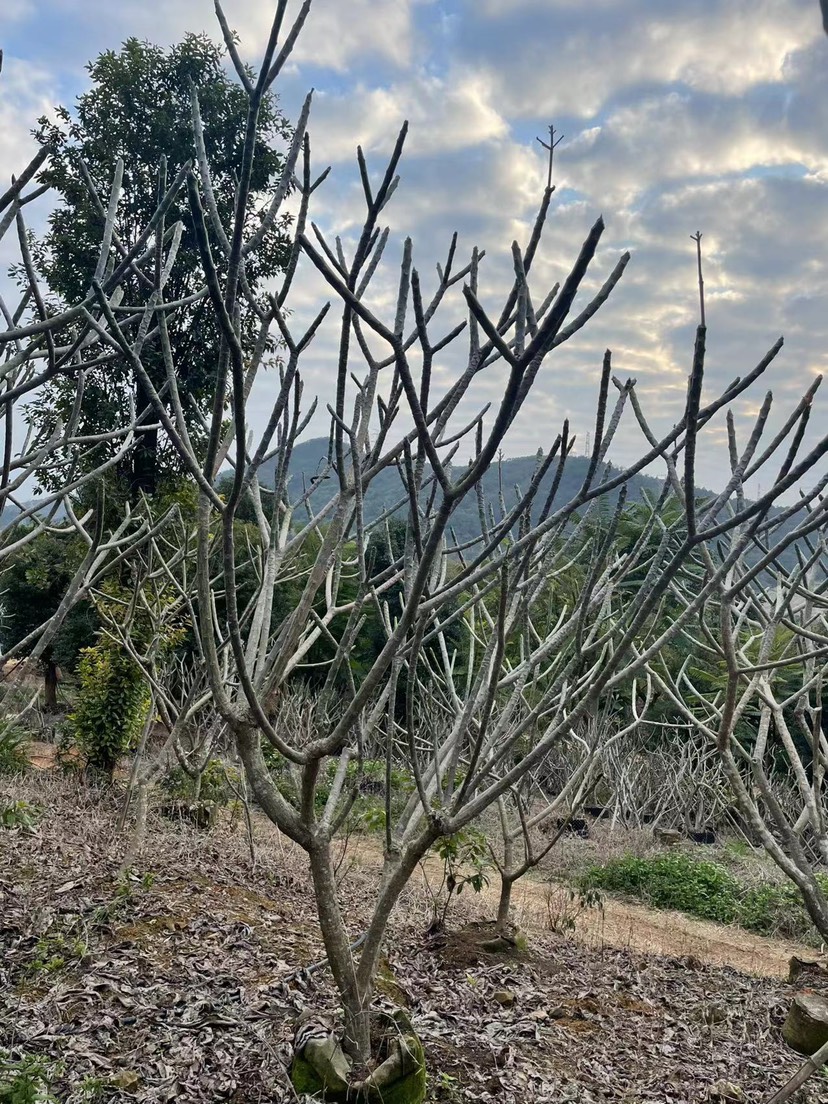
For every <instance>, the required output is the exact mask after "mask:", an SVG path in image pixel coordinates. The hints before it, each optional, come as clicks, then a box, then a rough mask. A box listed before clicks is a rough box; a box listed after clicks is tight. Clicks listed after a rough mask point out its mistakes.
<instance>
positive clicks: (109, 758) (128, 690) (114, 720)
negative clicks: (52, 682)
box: [68, 639, 150, 775]
mask: <svg viewBox="0 0 828 1104" xmlns="http://www.w3.org/2000/svg"><path fill="white" fill-rule="evenodd" d="M78 677H79V692H78V702H77V708H76V709H75V711H74V713H72V714H70V716H69V718H68V721H69V730H70V734H71V736H72V737H73V738H74V741H75V743H76V744H77V746H78V747H79V748H80V750H81V752H82V753H83V755H84V757H85V758H86V762H87V764H88V765H89V766H90V767H92V768H93V769H94V770H99V771H101V772H104V773H107V774H110V775H111V774H112V771H113V770H114V769H115V767H116V766H117V764H118V760H119V759H120V758H121V756H122V755H124V754H125V753H126V752H127V751H128V750H129V749H130V748H131V747H132V746H133V745H134V744H135V742H136V741H137V739H138V736H139V735H140V732H141V728H142V726H143V724H144V721H145V720H146V716H147V709H148V708H149V702H150V694H149V687H148V686H147V683H146V680H145V679H144V677H143V675H142V673H141V669H140V667H139V666H138V664H137V663H135V662H134V660H133V659H131V658H130V656H129V655H128V654H127V653H126V652H125V651H124V650H123V649H121V648H118V647H116V645H115V644H114V643H113V642H112V641H110V640H107V639H103V640H101V641H100V642H99V643H98V644H96V645H95V646H94V647H93V648H84V650H83V652H82V653H81V661H80V664H79V666H78Z"/></svg>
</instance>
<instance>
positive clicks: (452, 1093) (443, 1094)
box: [432, 1070, 462, 1104]
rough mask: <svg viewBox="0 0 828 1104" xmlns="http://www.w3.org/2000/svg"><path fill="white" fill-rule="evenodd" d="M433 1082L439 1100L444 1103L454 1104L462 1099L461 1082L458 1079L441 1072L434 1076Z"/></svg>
mask: <svg viewBox="0 0 828 1104" xmlns="http://www.w3.org/2000/svg"><path fill="white" fill-rule="evenodd" d="M432 1081H433V1084H434V1089H435V1091H436V1093H437V1097H436V1099H437V1100H440V1101H444V1102H445V1104H454V1102H455V1101H459V1100H461V1099H462V1097H461V1093H460V1081H459V1079H458V1078H457V1077H454V1076H453V1075H452V1074H450V1073H445V1072H444V1071H442V1070H441V1071H440V1072H439V1073H438V1074H435V1075H434V1077H433V1078H432Z"/></svg>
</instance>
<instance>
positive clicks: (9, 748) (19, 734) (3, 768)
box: [0, 725, 29, 775]
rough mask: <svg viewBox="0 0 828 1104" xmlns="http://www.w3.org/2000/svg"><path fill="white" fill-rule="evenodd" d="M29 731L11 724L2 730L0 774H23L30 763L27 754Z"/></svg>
mask: <svg viewBox="0 0 828 1104" xmlns="http://www.w3.org/2000/svg"><path fill="white" fill-rule="evenodd" d="M28 742H29V738H28V733H27V732H26V731H25V730H24V729H22V728H18V726H17V725H11V726H10V727H9V728H6V729H4V730H3V731H2V732H0V775H9V774H21V773H22V772H23V771H24V770H26V768H27V767H28V765H29V760H28V758H27V756H26V745H27V743H28Z"/></svg>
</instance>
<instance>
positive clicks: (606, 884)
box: [580, 852, 740, 924]
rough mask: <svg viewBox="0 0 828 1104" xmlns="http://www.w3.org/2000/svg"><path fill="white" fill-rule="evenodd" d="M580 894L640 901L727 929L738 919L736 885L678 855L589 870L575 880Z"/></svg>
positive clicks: (714, 868) (710, 866) (713, 866)
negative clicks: (612, 894) (589, 892)
mask: <svg viewBox="0 0 828 1104" xmlns="http://www.w3.org/2000/svg"><path fill="white" fill-rule="evenodd" d="M580 885H581V887H582V888H583V889H605V890H610V891H614V892H616V893H628V894H629V895H630V896H632V897H640V898H641V899H642V900H645V901H647V902H648V903H649V904H651V905H653V907H654V908H662V909H677V910H678V911H679V912H686V913H689V914H690V915H691V916H698V917H701V919H703V920H718V921H719V922H720V923H724V924H729V923H732V922H733V921H734V920H736V919H737V918H738V915H739V901H740V886H739V882H738V881H737V880H736V878H734V877H733V876H732V875H731V874H729V873H728V872H727V871H726V870H725V869H724V867H721V866H719V865H718V864H717V863H713V862H707V861H699V860H697V859H693V858H691V857H690V856H689V855H685V854H682V853H681V852H673V853H670V854H666V855H656V856H655V857H653V858H651V859H640V858H636V857H635V856H634V855H628V856H626V857H625V858H622V859H614V860H612V861H611V862H608V863H606V864H604V865H603V866H593V867H590V868H589V870H587V871H585V872H584V874H583V875H582V877H581V879H580Z"/></svg>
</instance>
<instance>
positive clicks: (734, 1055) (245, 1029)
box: [0, 778, 828, 1104]
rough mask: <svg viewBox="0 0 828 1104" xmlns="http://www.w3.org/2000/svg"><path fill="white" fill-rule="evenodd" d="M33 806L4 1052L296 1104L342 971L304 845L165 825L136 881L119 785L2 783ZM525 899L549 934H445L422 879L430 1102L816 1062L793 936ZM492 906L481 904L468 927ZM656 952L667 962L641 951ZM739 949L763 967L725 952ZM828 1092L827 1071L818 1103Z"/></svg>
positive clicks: (185, 1094) (661, 1089) (631, 1094)
mask: <svg viewBox="0 0 828 1104" xmlns="http://www.w3.org/2000/svg"><path fill="white" fill-rule="evenodd" d="M19 798H23V799H25V800H27V801H29V802H32V803H36V804H38V805H39V806H40V807H41V810H42V818H41V820H40V822H39V824H38V826H37V827H36V828H35V830H34V831H33V832H24V831H8V830H2V829H0V949H1V950H2V954H0V1051H1V1050H2V1048H6V1049H7V1051H11V1053H12V1055H13V1057H15V1058H20V1057H23V1056H28V1057H29V1058H32V1057H37V1058H39V1059H40V1060H41V1061H42V1062H43V1063H45V1065H46V1067H47V1068H48V1069H49V1071H50V1077H51V1081H52V1090H53V1092H54V1095H55V1098H56V1099H57V1100H58V1101H60V1102H61V1104H91V1102H92V1101H98V1102H104V1101H110V1100H115V1099H127V1098H130V1099H133V1100H136V1101H148V1102H150V1101H151V1102H156V1101H158V1102H167V1101H171V1100H176V1101H205V1102H206V1101H210V1104H215V1102H216V1101H220V1100H230V1101H238V1102H239V1104H242V1102H244V1104H250V1102H253V1101H274V1102H280V1101H290V1100H294V1101H295V1096H294V1095H293V1094H292V1092H291V1090H290V1088H289V1086H288V1082H287V1079H286V1075H285V1066H286V1064H287V1063H288V1062H289V1057H290V1039H291V1035H292V1024H293V1020H294V1018H295V1015H296V1013H297V1012H298V1011H299V1010H300V1009H301V1008H302V1007H303V1006H305V1005H307V1004H311V1005H312V1006H313V1007H314V1008H321V1009H323V1010H325V1009H328V1010H329V1011H331V1012H333V1011H334V1010H335V1004H336V1000H335V994H334V993H333V992H332V988H331V983H330V978H329V976H328V974H327V971H326V970H324V969H320V970H318V971H315V972H313V973H312V974H307V973H305V972H304V971H303V967H306V966H307V965H308V964H310V963H315V962H317V961H319V959H321V957H322V949H321V945H320V941H319V936H318V932H317V929H316V925H315V920H314V914H313V909H312V904H311V896H310V892H309V885H308V881H307V877H306V874H305V868H304V862H303V860H302V857H301V856H300V855H297V854H296V852H295V850H294V848H293V847H291V846H290V845H288V844H286V843H285V841H284V840H283V839H281V838H280V837H279V836H278V834H276V833H275V832H274V831H273V830H271V829H270V828H269V827H268V828H265V827H263V826H261V825H260V826H257V832H258V836H259V862H258V865H257V868H256V869H255V870H251V868H250V863H249V860H248V858H247V854H246V846H245V841H244V839H243V837H242V836H241V835H240V833H239V831H238V830H233V831H231V830H230V828H229V827H228V826H226V825H225V826H223V827H219V828H218V829H216V830H215V831H213V832H210V833H203V832H197V831H195V830H193V829H192V828H190V827H188V826H187V825H174V824H170V823H169V822H165V821H163V820H160V819H159V820H153V822H152V824H151V834H150V837H149V841H148V845H147V849H146V851H145V854H144V858H143V863H142V870H141V873H140V874H136V875H135V876H134V877H132V878H131V879H129V880H128V881H127V882H123V881H121V882H120V883H119V881H118V878H117V870H118V862H119V858H120V855H121V854H122V852H123V849H124V842H123V841H122V840H119V839H118V838H117V837H116V836H115V831H114V826H115V819H116V814H117V804H116V802H115V801H114V800H113V798H112V797H111V796H107V795H106V794H101V793H100V792H96V791H91V790H87V789H85V788H83V786H82V785H81V784H80V783H79V782H77V781H75V782H66V781H62V780H59V779H54V778H49V779H45V780H44V779H43V778H39V779H36V780H33V781H26V782H24V783H16V784H10V783H0V807H2V806H3V805H4V804H6V803H7V802H8V801H9V800H10V799H12V800H15V799H19ZM358 860H359V861H357V863H356V864H355V865H354V866H352V867H351V869H350V873H349V874H348V877H347V880H346V882H345V885H344V888H343V897H344V907H345V911H346V915H347V917H348V920H349V924H350V926H351V930H352V933H353V934H354V935H355V936H356V935H357V934H358V933H359V932H360V931H361V930H362V928H363V926H364V923H365V919H366V903H367V902H368V901H369V900H370V896H371V886H372V882H373V869H372V867H373V866H374V865H375V853H374V854H372V853H371V852H370V849H369V848H365V847H362V848H360V854H359V856H358ZM349 861H350V860H346V864H345V866H343V870H344V869H345V868H346V867H347V865H348V862H349ZM145 875H146V876H145ZM489 893H491V891H489ZM516 903H517V904H518V905H519V906H520V907H522V909H523V923H524V925H525V927H526V928H527V929H529V930H530V935H531V939H530V949H529V951H528V952H527V953H526V954H525V955H523V956H520V957H518V958H511V957H509V956H499V955H490V954H485V953H479V952H478V950H477V949H476V946H475V945H474V944H473V942H471V941H470V940H471V937H470V936H464V935H462V934H455V935H452V936H450V937H449V938H448V940H447V941H436V942H435V941H434V940H428V939H426V938H424V932H425V929H426V927H427V926H428V920H429V905H428V898H427V895H426V894H424V893H423V891H422V887H421V886H419V885H416V884H415V885H413V886H412V887H411V888H410V890H409V891H408V892H407V894H406V896H405V898H404V899H403V901H402V902H401V906H400V908H399V910H398V915H397V916H396V917H395V919H394V922H393V924H392V929H391V931H390V933H389V940H388V946H389V959H390V962H389V967H390V969H391V971H392V972H393V976H394V977H395V979H396V982H395V986H394V989H393V992H394V994H395V999H398V1000H399V999H400V998H402V999H404V1000H405V1001H407V1002H408V1004H409V1005H410V1008H411V1013H412V1017H413V1020H414V1023H415V1026H416V1028H417V1030H418V1031H419V1033H420V1034H421V1036H422V1038H423V1039H424V1042H425V1044H426V1048H427V1053H428V1055H429V1068H430V1078H431V1080H430V1089H429V1098H428V1099H429V1101H430V1102H432V1104H464V1102H472V1101H474V1102H475V1104H490V1102H491V1104H501V1102H502V1104H529V1102H532V1104H553V1102H554V1104H561V1102H571V1104H575V1102H577V1104H599V1102H601V1104H605V1102H614V1104H702V1102H705V1101H709V1102H712V1101H714V1100H716V1099H717V1096H716V1093H717V1092H719V1091H720V1090H723V1083H724V1082H728V1083H730V1085H731V1087H734V1090H735V1091H737V1093H738V1095H736V1096H734V1097H733V1099H734V1100H742V1101H744V1102H746V1104H760V1102H763V1101H765V1100H766V1099H767V1097H768V1096H769V1095H770V1094H771V1092H772V1091H773V1089H774V1088H776V1087H779V1086H780V1085H781V1084H783V1083H784V1082H785V1080H787V1078H788V1077H789V1076H790V1075H791V1074H792V1073H793V1071H794V1070H795V1069H796V1068H797V1067H798V1065H799V1062H800V1060H799V1059H798V1058H797V1056H795V1055H793V1054H792V1053H791V1052H790V1051H789V1050H788V1049H787V1048H786V1047H785V1045H784V1044H783V1043H782V1042H781V1038H780V1034H779V1026H780V1023H781V1021H782V1019H783V1018H784V1015H785V1013H786V1010H787V1007H788V1004H789V1002H790V998H791V990H790V987H789V986H787V985H786V984H785V983H784V982H782V981H780V980H779V979H778V978H777V977H774V976H772V975H773V974H774V972H777V973H781V972H784V968H785V962H786V959H787V956H788V955H789V953H790V951H791V947H789V946H788V945H785V944H782V943H778V942H776V941H770V940H759V939H757V938H755V937H753V936H742V935H741V934H739V933H737V932H736V931H735V930H731V929H720V928H717V927H716V926H715V925H709V924H700V923H696V922H693V921H688V920H686V919H685V918H683V917H681V918H676V917H673V916H672V914H653V913H650V912H649V911H648V910H646V909H641V908H637V907H634V906H626V905H618V906H617V907H616V905H615V904H614V903H613V904H611V905H610V906H609V907H608V908H607V909H606V910H605V916H604V920H603V923H601V922H600V920H599V918H598V916H597V914H596V915H594V916H591V917H589V918H588V920H587V923H586V926H582V927H581V929H580V931H579V932H577V933H576V938H574V939H573V938H568V937H562V936H556V935H551V934H549V933H548V932H545V931H544V930H543V923H542V922H543V919H544V911H545V907H546V906H545V899H544V897H543V890H542V888H541V887H539V886H529V887H528V888H526V889H525V890H522V891H520V894H519V897H518V900H517V902H516ZM490 908H491V898H490V897H488V896H485V897H483V898H471V899H470V903H469V904H468V905H466V904H463V901H462V900H461V911H458V912H456V913H454V914H453V915H452V920H451V923H452V927H453V928H454V930H455V931H456V929H457V928H458V927H460V926H462V924H463V923H465V922H468V921H469V920H472V919H474V918H475V917H476V916H480V915H482V914H485V913H487V912H489V911H490ZM582 939H583V941H581V940H582ZM639 941H640V942H639ZM654 948H658V949H659V951H661V952H669V954H664V953H660V954H655V953H640V950H641V949H644V950H647V951H649V952H652V951H653V950H654ZM706 957H707V958H708V959H709V961H705V958H706ZM733 961H736V962H738V963H739V964H740V965H741V966H742V968H743V969H742V972H740V971H738V970H736V969H733V968H731V967H730V966H723V965H720V964H721V963H730V962H733ZM752 974H756V975H761V974H765V975H768V976H751V975H752ZM504 994H505V996H504ZM0 1083H2V1078H0ZM718 1099H720V1100H721V1099H723V1098H721V1097H719V1098H718ZM725 1099H726V1098H725ZM794 1100H797V1098H794ZM826 1101H828V1082H826V1081H825V1080H821V1081H818V1080H814V1081H813V1082H812V1083H811V1084H810V1085H809V1086H808V1087H807V1088H806V1090H805V1091H804V1092H803V1093H801V1094H800V1096H799V1097H798V1101H797V1104H825V1102H826Z"/></svg>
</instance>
